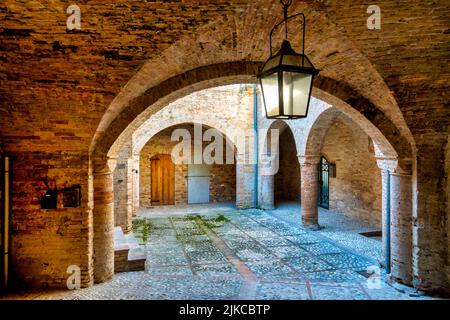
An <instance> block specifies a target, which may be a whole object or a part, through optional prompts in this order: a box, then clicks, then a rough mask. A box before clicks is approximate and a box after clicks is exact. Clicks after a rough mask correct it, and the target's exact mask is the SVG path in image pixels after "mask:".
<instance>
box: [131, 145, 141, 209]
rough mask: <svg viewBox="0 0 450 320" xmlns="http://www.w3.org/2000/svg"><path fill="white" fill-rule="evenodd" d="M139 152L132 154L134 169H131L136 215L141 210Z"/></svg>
mask: <svg viewBox="0 0 450 320" xmlns="http://www.w3.org/2000/svg"><path fill="white" fill-rule="evenodd" d="M139 161H140V156H139V154H137V155H136V154H133V156H132V163H133V165H132V169H131V174H132V178H131V188H132V190H133V191H132V196H133V201H132V216H133V217H135V216H136V215H137V212H138V210H139Z"/></svg>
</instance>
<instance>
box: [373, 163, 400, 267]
mask: <svg viewBox="0 0 450 320" xmlns="http://www.w3.org/2000/svg"><path fill="white" fill-rule="evenodd" d="M377 165H378V168H380V171H381V243H382V249H383V257H384V258H385V257H386V254H387V253H386V240H387V232H388V230H390V228H389V229H388V225H387V224H386V216H387V214H388V213H387V210H388V208H387V204H388V203H390V199H388V197H389V196H390V193H389V192H388V190H387V184H388V178H389V176H390V174H391V173H392V172H394V171H395V169H396V168H397V159H396V158H377ZM388 200H389V201H388ZM389 210H390V207H389ZM385 260H386V259H384V260H383V261H381V263H382V264H383V265H384V264H385V262H386V261H385Z"/></svg>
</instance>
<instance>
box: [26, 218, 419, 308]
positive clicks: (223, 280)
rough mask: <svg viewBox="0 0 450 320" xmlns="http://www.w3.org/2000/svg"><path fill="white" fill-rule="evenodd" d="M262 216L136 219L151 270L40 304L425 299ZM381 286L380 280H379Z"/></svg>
mask: <svg viewBox="0 0 450 320" xmlns="http://www.w3.org/2000/svg"><path fill="white" fill-rule="evenodd" d="M285 220H286V219H280V218H279V217H276V216H275V215H273V214H271V213H270V212H264V211H261V210H245V211H237V210H229V211H223V212H220V213H201V214H188V215H167V214H166V215H159V216H152V217H146V218H140V219H137V220H135V223H134V233H135V236H136V238H137V239H138V240H139V241H140V242H141V245H143V246H145V247H146V250H147V253H148V259H147V265H146V271H143V272H128V273H120V274H116V275H115V276H114V278H113V279H112V280H110V281H108V282H106V283H103V284H99V285H95V286H93V287H91V288H86V289H81V290H75V291H65V292H61V291H60V292H55V293H45V294H38V295H36V296H34V297H32V298H34V299H193V300H204V299H208V300H213V299H295V300H298V299H320V300H323V299H333V300H335V299H345V300H353V299H358V300H359V299H363V300H365V299H424V298H425V297H419V296H414V295H408V294H406V293H402V292H400V291H398V290H396V289H394V288H393V287H391V286H389V285H388V284H386V283H385V282H384V276H383V274H381V276H379V277H378V278H377V276H376V275H372V278H370V279H369V280H368V279H367V278H366V277H364V276H363V275H361V274H360V273H358V272H361V271H367V269H368V268H372V270H375V269H377V262H376V261H375V260H374V259H371V258H370V257H365V256H362V255H359V254H355V252H354V251H351V250H348V249H347V248H345V247H344V246H342V245H339V244H337V243H336V242H333V241H332V240H330V239H328V238H325V237H323V236H322V235H321V234H320V233H317V232H314V231H308V230H305V229H303V228H301V226H299V225H295V224H293V223H289V222H286V221H285ZM377 280H381V281H377Z"/></svg>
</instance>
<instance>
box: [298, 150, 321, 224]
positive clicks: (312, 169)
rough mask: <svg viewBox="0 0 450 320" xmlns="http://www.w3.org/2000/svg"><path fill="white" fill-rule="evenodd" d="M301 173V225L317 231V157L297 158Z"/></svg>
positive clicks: (318, 159)
mask: <svg viewBox="0 0 450 320" xmlns="http://www.w3.org/2000/svg"><path fill="white" fill-rule="evenodd" d="M298 160H299V163H300V172H301V190H300V192H301V201H302V224H303V226H304V227H306V228H308V229H311V230H319V228H320V227H319V211H318V205H317V200H318V198H317V197H318V192H319V190H318V188H319V170H318V166H319V162H320V157H319V156H309V155H307V156H298Z"/></svg>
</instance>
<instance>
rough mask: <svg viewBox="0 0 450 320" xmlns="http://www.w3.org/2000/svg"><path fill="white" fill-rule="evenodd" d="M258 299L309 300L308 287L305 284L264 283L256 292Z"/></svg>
mask: <svg viewBox="0 0 450 320" xmlns="http://www.w3.org/2000/svg"><path fill="white" fill-rule="evenodd" d="M256 299H258V300H309V299H310V296H309V293H308V288H307V287H306V285H304V284H295V285H292V284H286V283H262V284H260V285H259V286H258V292H257V294H256Z"/></svg>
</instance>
